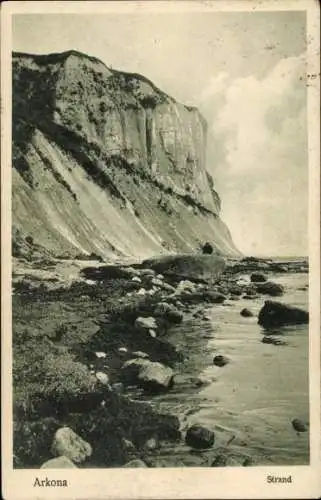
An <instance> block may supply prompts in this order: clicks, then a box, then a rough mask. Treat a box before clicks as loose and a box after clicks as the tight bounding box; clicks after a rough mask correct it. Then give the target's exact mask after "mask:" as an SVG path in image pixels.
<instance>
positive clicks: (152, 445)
mask: <svg viewBox="0 0 321 500" xmlns="http://www.w3.org/2000/svg"><path fill="white" fill-rule="evenodd" d="M144 448H145V449H146V450H156V448H158V441H157V439H156V438H154V437H151V438H149V439H148V440H147V441H146V443H145V444H144Z"/></svg>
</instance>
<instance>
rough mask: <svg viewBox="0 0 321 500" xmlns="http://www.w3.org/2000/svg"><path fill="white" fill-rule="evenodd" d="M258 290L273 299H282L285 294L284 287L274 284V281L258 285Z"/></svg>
mask: <svg viewBox="0 0 321 500" xmlns="http://www.w3.org/2000/svg"><path fill="white" fill-rule="evenodd" d="M256 290H257V291H258V292H259V293H263V294H265V295H271V297H280V296H281V295H283V293H284V287H283V286H282V285H280V284H279V283H274V282H273V281H266V282H265V283H260V284H258V285H257V286H256Z"/></svg>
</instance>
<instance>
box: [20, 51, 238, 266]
mask: <svg viewBox="0 0 321 500" xmlns="http://www.w3.org/2000/svg"><path fill="white" fill-rule="evenodd" d="M205 150H206V123H205V121H204V119H203V118H202V116H201V115H200V113H199V112H198V110H197V109H196V108H191V107H186V106H183V105H182V104H179V103H178V102H176V101H175V100H174V99H173V98H171V97H170V96H168V95H166V94H165V93H163V92H162V91H160V90H159V89H158V88H157V87H155V85H154V84H153V83H151V82H150V81H148V80H147V79H146V78H144V77H143V76H141V75H136V74H128V73H123V72H119V71H116V70H113V69H110V68H107V67H106V66H105V65H104V64H103V63H102V62H100V61H99V60H97V59H95V58H92V57H88V56H86V55H84V54H81V53H78V52H75V51H70V52H65V53H62V54H51V55H46V56H43V55H41V56H40V55H37V56H36V55H29V54H21V53H14V54H13V150H12V154H13V171H12V175H13V179H12V181H13V192H12V209H13V253H14V254H15V255H21V254H24V253H28V252H29V253H30V252H32V251H35V249H38V251H40V253H41V252H42V253H45V252H49V253H51V254H54V255H70V256H75V255H77V254H86V253H91V252H94V253H96V254H99V255H101V256H103V257H105V258H113V257H118V258H119V257H137V258H144V257H147V256H150V255H152V254H159V253H166V252H168V251H169V252H173V251H179V252H191V251H193V250H195V249H196V248H197V247H198V245H199V244H200V242H204V241H210V242H211V243H212V244H213V246H214V247H215V248H216V250H217V251H218V252H222V253H223V254H226V255H233V254H235V253H237V250H236V248H235V246H234V244H233V242H232V239H231V236H230V233H229V231H228V229H227V228H226V226H225V225H224V223H223V222H222V221H221V220H220V218H219V212H220V199H219V196H218V194H217V193H216V192H215V190H214V186H213V181H212V179H211V177H210V176H209V174H208V173H207V172H206V169H205Z"/></svg>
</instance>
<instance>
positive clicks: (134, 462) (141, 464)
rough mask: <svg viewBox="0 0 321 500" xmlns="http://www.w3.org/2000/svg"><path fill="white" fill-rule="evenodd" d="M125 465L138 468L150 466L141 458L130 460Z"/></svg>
mask: <svg viewBox="0 0 321 500" xmlns="http://www.w3.org/2000/svg"><path fill="white" fill-rule="evenodd" d="M123 467H128V468H138V467H148V466H147V465H146V464H145V462H143V460H140V459H138V458H136V459H134V460H131V461H130V462H127V464H125V465H124V466H123Z"/></svg>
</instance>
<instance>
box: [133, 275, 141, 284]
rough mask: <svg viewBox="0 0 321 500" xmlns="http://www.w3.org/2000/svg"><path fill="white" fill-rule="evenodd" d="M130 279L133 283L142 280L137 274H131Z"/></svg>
mask: <svg viewBox="0 0 321 500" xmlns="http://www.w3.org/2000/svg"><path fill="white" fill-rule="evenodd" d="M132 281H133V282H134V283H141V282H142V280H141V279H140V277H139V276H133V278H132Z"/></svg>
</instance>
